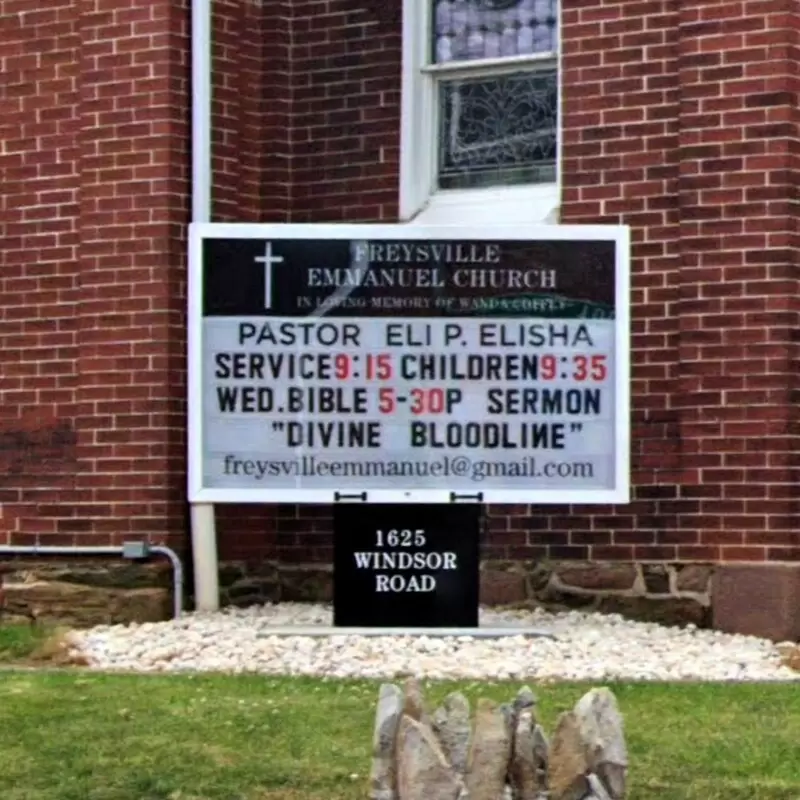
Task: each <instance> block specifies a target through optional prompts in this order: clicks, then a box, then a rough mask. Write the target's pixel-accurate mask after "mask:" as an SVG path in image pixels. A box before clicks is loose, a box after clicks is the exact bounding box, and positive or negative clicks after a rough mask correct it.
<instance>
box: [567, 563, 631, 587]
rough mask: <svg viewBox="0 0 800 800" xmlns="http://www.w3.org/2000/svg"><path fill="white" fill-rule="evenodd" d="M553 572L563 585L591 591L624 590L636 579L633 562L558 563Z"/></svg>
mask: <svg viewBox="0 0 800 800" xmlns="http://www.w3.org/2000/svg"><path fill="white" fill-rule="evenodd" d="M555 574H556V576H557V577H558V580H559V581H560V583H561V584H562V585H563V586H565V587H573V588H575V589H583V590H585V591H591V592H603V591H626V590H629V589H632V588H633V584H634V582H635V581H636V567H635V566H634V565H633V564H603V563H592V562H588V563H582V564H581V563H578V564H560V565H559V566H557V567H556V569H555Z"/></svg>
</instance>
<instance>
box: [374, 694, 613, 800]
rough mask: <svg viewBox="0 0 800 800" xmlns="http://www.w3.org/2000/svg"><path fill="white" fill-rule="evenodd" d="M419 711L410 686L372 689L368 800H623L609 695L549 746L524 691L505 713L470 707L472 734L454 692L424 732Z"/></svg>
mask: <svg viewBox="0 0 800 800" xmlns="http://www.w3.org/2000/svg"><path fill="white" fill-rule="evenodd" d="M404 709H405V710H407V711H408V712H410V713H406V712H405V711H404ZM425 709H426V703H425V698H424V696H423V694H422V690H421V687H420V685H419V682H418V681H416V680H414V679H409V680H408V681H407V682H406V684H405V688H404V690H403V691H401V690H400V689H399V688H398V687H397V686H395V685H394V684H384V685H382V686H381V688H380V693H379V696H378V706H377V712H376V717H375V730H374V735H373V743H372V754H373V760H372V770H371V774H370V778H371V780H370V795H369V796H370V800H624V798H625V784H626V775H627V769H628V752H627V748H626V745H625V739H624V732H623V724H622V716H621V714H620V712H619V708H618V707H617V702H616V698H615V697H614V695H613V694H612V693H611V692H610V691H609V690H608V689H602V688H601V689H592V690H591V691H589V692H587V693H586V694H585V695H584V696H583V697H581V699H580V700H579V701H578V703H577V704H576V705H575V708H574V709H573V710H571V711H568V712H566V713H564V714H562V715H561V716H560V717H559V718H558V721H557V723H556V730H555V734H554V736H553V742H552V745H550V746H548V742H547V737H546V736H545V733H544V730H543V729H542V726H541V725H540V724H539V723H538V721H537V719H536V697H535V696H534V694H533V692H532V691H531V690H530V689H529V688H528V687H527V686H526V687H523V688H522V689H520V691H519V692H518V693H517V696H516V697H515V698H514V699H513V701H512V702H510V703H503V704H500V705H498V704H497V703H495V702H494V701H491V700H487V699H484V698H481V699H479V700H478V702H477V708H476V712H475V719H474V721H473V723H472V725H470V718H469V702H468V701H467V699H466V697H464V695H462V694H461V693H459V692H453V693H452V694H449V695H448V696H447V697H446V698H445V700H444V702H443V703H442V705H441V706H440V707H439V708H437V709H436V711H435V712H434V713H433V714H432V715H431V716H432V719H431V723H430V724H429V723H428V722H427V721H426V720H427V717H428V715H427V711H426V710H425ZM412 715H414V716H412ZM415 717H419V718H415ZM398 719H399V722H398ZM471 730H472V733H470V731H471ZM467 743H469V751H468V758H467ZM465 769H466V774H464V770H465Z"/></svg>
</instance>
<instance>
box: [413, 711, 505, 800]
mask: <svg viewBox="0 0 800 800" xmlns="http://www.w3.org/2000/svg"><path fill="white" fill-rule="evenodd" d="M462 789H463V783H462V782H461V780H460V778H459V777H458V775H456V773H455V771H454V770H453V769H452V768H451V767H450V765H449V764H448V763H447V760H446V758H445V757H444V754H443V753H442V750H441V747H440V746H439V742H438V741H437V739H436V735H435V734H434V733H433V731H432V730H431V729H430V728H429V727H428V726H427V725H424V724H422V723H420V722H418V721H417V720H415V719H412V718H411V717H409V716H407V715H406V714H403V716H402V718H401V720H400V727H399V731H398V737H397V794H398V798H399V800H458V798H459V796H460V795H461V793H462ZM497 797H499V795H497V796H496V797H495V798H492V800H497ZM470 800H473V798H472V797H470Z"/></svg>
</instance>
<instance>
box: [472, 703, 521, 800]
mask: <svg viewBox="0 0 800 800" xmlns="http://www.w3.org/2000/svg"><path fill="white" fill-rule="evenodd" d="M510 757H511V730H510V729H509V726H508V722H507V720H506V715H505V714H504V713H503V710H502V709H501V708H499V707H498V706H497V705H496V704H495V703H493V702H492V701H491V700H485V699H483V698H482V699H480V700H478V705H477V709H476V714H475V726H474V732H473V736H472V746H471V747H470V754H469V765H468V768H467V782H466V783H467V791H468V792H469V800H497V798H498V797H500V796H501V795H502V794H503V789H504V787H505V784H506V774H507V772H508V764H509V760H510Z"/></svg>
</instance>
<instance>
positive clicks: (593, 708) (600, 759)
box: [574, 688, 628, 800]
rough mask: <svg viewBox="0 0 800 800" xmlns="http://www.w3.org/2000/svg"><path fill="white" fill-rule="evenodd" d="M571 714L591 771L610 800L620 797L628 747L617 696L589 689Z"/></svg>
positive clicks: (623, 786) (623, 789)
mask: <svg viewBox="0 0 800 800" xmlns="http://www.w3.org/2000/svg"><path fill="white" fill-rule="evenodd" d="M574 715H575V719H576V721H577V724H578V729H579V731H580V735H581V738H582V739H583V742H584V747H585V750H586V754H587V759H588V762H589V768H590V770H591V771H592V772H593V773H595V774H596V775H597V776H598V778H600V780H601V781H602V783H603V787H604V788H605V790H606V792H607V793H608V795H609V797H611V798H612V800H622V798H624V797H625V782H626V776H627V772H628V750H627V747H626V745H625V735H624V731H623V723H622V714H620V712H619V708H618V707H617V700H616V698H615V697H614V695H613V694H612V693H611V691H610V690H609V689H605V688H602V689H592V690H590V691H589V692H587V693H586V694H585V695H584V696H583V697H582V698H581V699H580V700H579V701H578V703H577V704H576V706H575V711H574Z"/></svg>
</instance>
